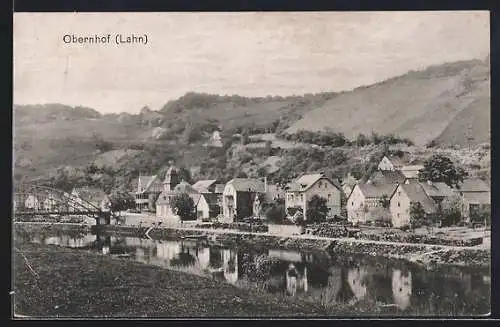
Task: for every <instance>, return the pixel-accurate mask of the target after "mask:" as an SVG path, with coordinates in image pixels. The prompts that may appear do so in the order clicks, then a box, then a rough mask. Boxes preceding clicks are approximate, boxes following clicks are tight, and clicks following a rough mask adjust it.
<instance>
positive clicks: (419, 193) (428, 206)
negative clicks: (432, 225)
mask: <svg viewBox="0 0 500 327" xmlns="http://www.w3.org/2000/svg"><path fill="white" fill-rule="evenodd" d="M401 188H402V189H403V191H404V192H405V193H406V195H407V196H408V198H409V199H410V202H419V203H420V204H421V205H422V208H423V209H424V211H425V212H426V213H432V212H435V211H436V204H435V202H434V201H433V200H432V199H431V198H430V197H429V196H428V195H427V193H425V191H424V189H423V187H422V185H421V184H418V183H413V184H401Z"/></svg>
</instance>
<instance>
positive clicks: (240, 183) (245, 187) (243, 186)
mask: <svg viewBox="0 0 500 327" xmlns="http://www.w3.org/2000/svg"><path fill="white" fill-rule="evenodd" d="M227 184H228V185H229V184H231V185H233V187H234V189H235V190H236V191H238V192H257V193H263V192H264V182H263V181H261V180H258V179H251V178H234V179H232V180H230V181H229V182H228V183H227Z"/></svg>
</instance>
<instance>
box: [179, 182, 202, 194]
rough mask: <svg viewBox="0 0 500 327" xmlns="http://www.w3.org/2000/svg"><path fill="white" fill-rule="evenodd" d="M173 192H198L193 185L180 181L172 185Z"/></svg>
mask: <svg viewBox="0 0 500 327" xmlns="http://www.w3.org/2000/svg"><path fill="white" fill-rule="evenodd" d="M173 192H175V193H188V194H198V193H200V192H198V191H197V190H196V189H195V188H194V187H193V186H191V185H190V184H189V183H187V182H185V181H182V182H180V183H179V184H177V185H176V186H175V187H174V190H173Z"/></svg>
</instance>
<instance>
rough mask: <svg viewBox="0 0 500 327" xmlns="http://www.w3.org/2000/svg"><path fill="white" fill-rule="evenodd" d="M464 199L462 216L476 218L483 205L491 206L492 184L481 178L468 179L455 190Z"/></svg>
mask: <svg viewBox="0 0 500 327" xmlns="http://www.w3.org/2000/svg"><path fill="white" fill-rule="evenodd" d="M455 191H456V192H457V194H458V195H459V196H460V198H461V200H462V216H463V217H464V218H465V221H466V222H470V221H471V220H474V218H475V216H477V214H478V212H479V210H480V209H481V208H482V207H488V208H490V207H491V190H490V186H489V185H488V184H487V183H486V182H485V181H482V180H480V179H466V180H464V181H463V183H461V184H460V185H459V186H458V187H457V189H456V190H455Z"/></svg>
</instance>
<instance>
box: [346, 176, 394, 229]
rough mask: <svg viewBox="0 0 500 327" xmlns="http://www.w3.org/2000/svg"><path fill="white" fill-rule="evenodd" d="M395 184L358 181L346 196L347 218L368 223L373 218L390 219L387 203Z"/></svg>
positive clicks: (353, 221) (356, 222)
mask: <svg viewBox="0 0 500 327" xmlns="http://www.w3.org/2000/svg"><path fill="white" fill-rule="evenodd" d="M396 186H397V184H388V183H383V184H380V183H373V182H370V181H369V182H367V183H359V184H356V186H354V189H353V190H352V192H351V194H350V195H349V197H348V198H347V204H346V207H347V220H348V221H350V222H352V223H354V224H358V223H362V224H363V223H368V222H370V221H374V220H380V221H390V212H389V210H388V203H385V207H384V203H383V201H384V200H386V201H389V199H390V196H391V194H392V192H393V191H394V189H395V188H396Z"/></svg>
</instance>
